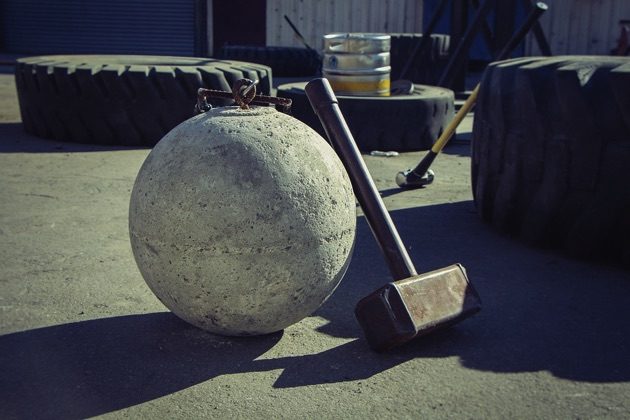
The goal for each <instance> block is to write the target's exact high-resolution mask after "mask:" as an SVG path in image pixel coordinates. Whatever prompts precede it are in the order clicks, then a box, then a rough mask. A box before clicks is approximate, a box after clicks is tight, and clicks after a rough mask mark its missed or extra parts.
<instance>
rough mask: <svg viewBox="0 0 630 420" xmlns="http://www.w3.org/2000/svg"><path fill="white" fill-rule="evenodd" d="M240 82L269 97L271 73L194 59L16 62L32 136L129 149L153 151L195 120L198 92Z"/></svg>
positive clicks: (245, 65)
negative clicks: (179, 126) (253, 82)
mask: <svg viewBox="0 0 630 420" xmlns="http://www.w3.org/2000/svg"><path fill="white" fill-rule="evenodd" d="M241 78H249V79H254V80H259V81H260V83H259V84H258V86H257V88H258V90H259V92H261V93H263V94H269V93H270V91H271V86H272V80H271V69H270V68H269V67H266V66H263V65H259V64H252V63H244V62H237V61H221V60H215V59H204V58H192V57H190V58H189V57H161V56H125V55H111V56H109V55H67V56H41V57H27V58H22V59H19V60H18V63H17V66H16V70H15V80H16V86H17V92H18V98H19V103H20V112H21V115H22V122H23V124H24V129H25V130H26V132H28V133H30V134H33V135H36V136H39V137H44V138H51V139H56V140H61V141H70V142H76V143H95V144H117V145H126V146H153V145H155V143H157V142H158V141H159V140H160V139H161V138H162V137H163V136H164V135H165V134H166V133H167V132H169V131H170V130H171V129H172V128H173V127H175V126H176V125H177V124H179V123H181V122H182V121H184V120H186V119H188V118H190V117H192V116H193V114H194V111H193V109H194V106H195V103H196V101H197V89H198V88H200V87H204V88H208V89H217V90H227V91H229V90H231V88H232V84H233V83H234V82H235V81H236V80H238V79H241ZM225 104H226V103H225V100H221V101H217V102H216V103H214V105H225Z"/></svg>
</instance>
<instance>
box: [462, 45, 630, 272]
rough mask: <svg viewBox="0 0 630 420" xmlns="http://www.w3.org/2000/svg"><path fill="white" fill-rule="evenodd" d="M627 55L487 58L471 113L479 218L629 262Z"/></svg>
mask: <svg viewBox="0 0 630 420" xmlns="http://www.w3.org/2000/svg"><path fill="white" fill-rule="evenodd" d="M629 166H630V59H629V58H624V57H606V56H596V57H595V56H594V57H589V56H566V57H551V58H540V57H536V58H521V59H513V60H507V61H502V62H496V63H492V64H491V65H490V66H489V67H488V69H487V70H486V72H485V74H484V76H483V79H482V82H481V90H480V94H479V100H478V103H477V109H476V110H475V119H474V128H473V141H472V187H473V195H474V198H475V204H476V207H477V211H478V212H479V214H480V216H481V217H482V218H483V219H484V220H486V221H488V222H490V223H491V224H492V225H493V226H495V227H496V228H498V229H499V230H501V231H503V232H507V233H509V234H513V235H516V236H518V237H520V238H522V239H524V240H525V241H527V242H529V243H532V244H536V245H541V246H546V247H560V248H563V249H565V250H567V251H568V252H569V253H570V254H571V255H574V256H578V257H599V258H601V257H604V258H606V259H612V260H617V261H623V262H624V263H626V264H630V188H628V185H630V171H628V167H629Z"/></svg>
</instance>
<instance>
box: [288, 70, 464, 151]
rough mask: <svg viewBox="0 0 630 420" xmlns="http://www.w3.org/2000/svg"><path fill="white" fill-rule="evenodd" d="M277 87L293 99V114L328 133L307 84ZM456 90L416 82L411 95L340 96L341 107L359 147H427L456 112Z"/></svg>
mask: <svg viewBox="0 0 630 420" xmlns="http://www.w3.org/2000/svg"><path fill="white" fill-rule="evenodd" d="M305 85H306V83H289V84H285V85H280V86H278V96H281V97H285V98H289V99H291V100H292V101H293V105H292V106H291V114H292V115H293V116H294V117H296V118H297V119H299V120H300V121H302V122H304V123H306V124H307V125H309V126H310V127H311V128H313V129H314V130H315V131H317V132H319V133H320V134H321V135H322V136H325V132H324V128H323V127H322V125H321V123H320V122H319V119H318V118H317V116H316V115H315V113H314V112H313V109H312V108H311V105H310V103H309V101H308V98H307V96H306V93H305V92H304V86H305ZM454 96H455V95H454V93H453V91H452V90H449V89H444V88H440V87H435V86H424V85H416V86H415V87H414V91H413V93H412V94H410V95H394V96H349V95H348V96H345V95H338V96H337V100H338V101H339V108H340V109H341V112H342V113H343V115H344V119H345V120H346V122H347V123H348V127H349V128H350V131H351V132H352V135H353V137H354V138H355V140H356V142H357V146H358V147H359V149H360V150H362V151H365V152H369V151H372V150H387V151H389V150H395V151H399V152H407V151H413V150H427V149H430V148H431V146H433V143H435V141H436V140H437V138H438V136H439V135H440V134H441V133H442V131H443V130H444V128H446V125H447V124H448V123H449V122H450V121H451V119H452V118H453V115H454Z"/></svg>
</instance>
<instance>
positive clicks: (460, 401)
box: [0, 74, 630, 419]
mask: <svg viewBox="0 0 630 420" xmlns="http://www.w3.org/2000/svg"><path fill="white" fill-rule="evenodd" d="M470 130H471V124H470V119H467V121H466V122H465V124H464V126H463V127H462V128H461V130H460V134H459V136H458V140H457V141H456V142H455V144H453V145H449V146H448V147H447V148H446V149H445V151H444V153H443V154H442V155H440V156H439V157H438V158H437V160H436V161H435V163H434V165H433V169H434V170H435V172H436V179H435V182H434V183H433V184H432V185H430V186H429V187H427V188H424V189H421V190H414V191H404V192H403V191H401V190H399V189H397V188H396V185H395V183H394V176H395V174H396V172H397V171H399V170H401V169H405V168H407V167H410V166H413V165H414V164H415V163H417V162H418V161H419V159H420V157H421V156H422V155H423V153H422V152H414V153H404V154H401V155H400V156H397V157H391V158H385V157H373V156H365V160H366V162H367V165H368V167H369V169H370V171H371V173H372V175H373V177H374V179H375V181H376V183H377V185H378V187H379V189H380V191H381V193H382V196H383V197H384V200H385V203H386V205H387V207H388V208H389V209H390V211H391V214H392V217H393V219H394V221H395V223H396V224H397V226H398V228H399V230H400V233H401V236H402V238H403V240H404V242H405V244H406V245H407V247H408V249H409V252H410V254H411V256H412V258H413V260H414V262H415V263H416V265H417V267H418V270H419V271H420V272H425V271H429V270H432V269H436V268H440V267H444V266H447V265H450V264H452V263H454V262H460V263H462V264H463V265H464V266H465V267H466V268H467V270H468V274H469V276H470V278H471V281H472V282H473V284H474V285H475V287H476V289H477V290H478V292H479V294H480V295H481V297H482V300H483V310H482V311H481V312H480V313H479V314H478V315H476V316H474V317H473V318H470V319H468V320H466V321H464V322H462V323H460V324H458V325H456V326H455V327H453V328H450V329H448V330H443V331H440V332H437V333H434V334H432V335H430V336H426V337H424V338H421V339H418V340H415V341H413V342H411V343H409V344H407V345H405V346H403V347H400V348H398V349H396V350H394V351H391V352H388V353H383V354H378V353H374V352H372V351H370V350H369V348H368V347H367V345H366V343H365V341H364V340H363V338H362V334H361V331H360V329H359V327H358V325H357V323H356V322H355V320H354V317H353V308H354V305H355V304H356V302H357V301H358V300H359V299H360V298H361V297H363V296H365V295H367V294H368V293H370V292H372V291H373V290H374V289H376V288H378V287H380V286H382V285H384V284H385V283H386V282H388V281H390V277H389V273H388V270H387V268H386V266H385V263H384V261H383V258H382V257H381V255H380V253H379V250H378V248H377V246H376V244H375V242H374V240H373V238H372V236H371V233H370V231H369V229H368V227H367V224H366V223H365V220H364V218H363V217H362V216H361V215H360V213H359V224H358V232H357V238H356V245H355V250H354V255H353V259H352V263H351V265H350V268H349V270H348V272H347V274H346V276H345V278H344V280H343V281H342V283H341V285H340V287H339V288H338V289H337V291H336V292H335V293H334V295H333V296H332V297H331V298H330V299H329V300H328V301H327V302H326V303H325V304H324V305H323V306H322V307H321V308H320V309H319V310H318V311H317V312H315V313H314V314H313V315H312V316H310V317H308V318H306V319H304V320H303V321H301V322H299V323H297V324H295V325H292V326H290V327H288V328H286V329H285V330H284V331H282V332H279V333H276V334H272V335H268V336H262V337H253V338H229V337H221V336H215V335H212V334H209V333H206V332H204V331H202V330H199V329H197V328H195V327H193V326H190V325H188V324H186V323H185V322H183V321H181V320H179V319H178V318H176V317H175V316H174V315H172V314H171V313H170V312H169V311H168V310H167V309H166V308H165V307H164V306H162V304H161V303H160V302H159V301H158V299H157V298H156V297H155V296H154V295H153V294H152V293H151V291H150V290H149V289H148V287H147V286H146V284H145V283H144V281H143V279H142V277H141V275H140V273H139V271H138V269H137V267H136V265H135V262H134V260H133V256H132V253H131V247H130V243H129V237H128V230H127V212H128V205H129V196H130V191H131V188H132V185H133V182H134V179H135V176H136V174H137V172H138V170H139V167H140V165H141V164H142V162H143V160H144V159H145V157H146V156H147V154H148V153H149V150H148V149H129V148H116V147H101V146H92V145H80V144H70V143H61V142H56V141H49V140H42V139H38V138H36V137H32V136H30V135H27V134H25V133H24V132H23V130H22V127H21V124H20V115H19V109H18V103H17V97H16V92H15V86H14V82H13V78H12V75H10V74H1V75H0V180H1V181H0V264H2V266H1V270H0V311H1V312H0V313H1V317H0V334H1V335H0V418H2V419H10V418H29V419H30V418H64V419H73V418H87V417H96V416H102V417H105V418H186V419H190V418H222V419H223V418H362V419H369V418H396V419H401V418H413V419H419V418H455V419H460V418H462V419H464V418H465V419H468V418H475V419H487V418H501V419H504V418H523V419H538V418H606V419H608V418H619V419H621V418H628V416H629V415H630V399H629V398H628V396H629V395H630V384H629V381H630V346H629V344H628V343H629V337H630V317H629V316H628V311H629V309H628V308H630V273H629V272H628V271H627V270H623V269H620V268H617V267H614V266H610V265H606V264H602V263H594V262H587V261H579V260H574V259H570V258H568V257H565V256H564V255H562V254H560V253H558V252H555V251H551V250H540V249H536V248H531V247H528V246H526V245H523V244H521V243H519V242H517V241H515V240H513V239H512V238H509V237H506V236H502V235H501V234H498V233H496V232H494V231H493V230H492V229H491V228H490V227H488V226H486V225H484V224H483V223H482V222H481V221H480V219H479V218H478V216H477V214H476V212H475V208H474V204H473V201H472V196H471V191H470V180H469V166H470V146H469V144H468V139H469V138H470Z"/></svg>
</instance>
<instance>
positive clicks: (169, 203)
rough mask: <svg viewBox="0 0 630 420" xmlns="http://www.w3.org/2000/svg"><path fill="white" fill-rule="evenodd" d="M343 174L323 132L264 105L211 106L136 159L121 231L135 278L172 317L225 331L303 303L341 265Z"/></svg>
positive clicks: (292, 311)
mask: <svg viewBox="0 0 630 420" xmlns="http://www.w3.org/2000/svg"><path fill="white" fill-rule="evenodd" d="M356 220H357V217H356V207H355V198H354V194H353V192H352V185H351V183H350V178H349V177H348V175H347V174H346V171H345V170H344V167H343V164H342V163H341V160H340V159H339V157H337V155H336V154H335V152H334V151H333V150H332V148H331V147H330V146H329V145H328V144H327V143H326V141H325V140H324V139H323V138H322V137H321V136H320V135H319V134H317V133H316V132H315V131H314V130H312V129H311V128H310V127H308V126H307V125H306V124H302V123H301V122H300V121H298V120H297V119H295V118H293V117H291V116H289V115H287V114H284V113H282V112H279V111H276V110H275V109H274V108H272V107H264V108H263V107H257V108H252V109H245V110H243V109H240V108H239V107H223V108H214V109H211V110H210V111H208V112H207V113H204V114H202V115H197V116H196V117H193V118H190V119H189V120H187V121H184V122H183V123H181V124H179V125H178V126H177V127H175V128H174V129H173V130H171V131H170V132H169V133H168V134H167V135H166V136H164V137H163V138H162V140H160V142H159V143H158V144H157V145H156V146H155V147H154V148H153V150H152V151H151V153H150V154H149V156H148V157H147V158H146V160H145V161H144V164H143V165H142V168H141V169H140V172H139V173H138V176H137V177H136V181H135V184H134V187H133V190H132V193H131V202H130V207H129V233H130V237H131V246H132V250H133V254H134V257H135V260H136V263H137V264H138V268H139V269H140V272H141V273H142V275H143V277H144V279H145V281H146V282H147V284H148V285H149V287H150V288H151V290H153V292H154V293H155V294H156V296H158V298H159V299H160V301H162V303H164V305H165V306H166V307H167V308H169V309H170V310H171V311H173V313H175V314H176V315H178V316H179V317H180V318H182V319H184V320H186V321H188V322H190V323H191V324H193V325H196V326H197V327H199V328H202V329H204V330H207V331H210V332H213V333H218V334H224V335H229V336H242V335H262V334H269V333H273V332H277V331H280V330H282V329H284V328H285V327H288V326H289V325H292V324H295V323H296V322H298V321H300V320H302V319H303V318H305V317H306V316H308V315H310V314H312V313H313V312H315V310H316V309H318V308H319V307H320V306H321V305H322V303H323V302H324V301H325V300H326V298H328V297H329V296H330V295H331V294H332V292H333V290H334V289H335V288H336V287H337V286H338V284H339V282H340V281H341V279H342V277H343V275H344V273H345V272H346V270H347V268H348V264H349V263H350V256H351V253H352V245H353V243H354V238H355V231H356Z"/></svg>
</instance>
